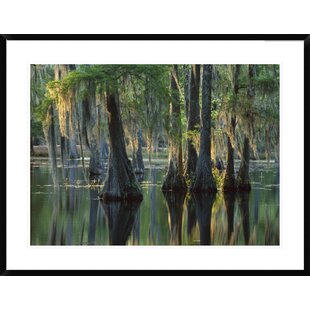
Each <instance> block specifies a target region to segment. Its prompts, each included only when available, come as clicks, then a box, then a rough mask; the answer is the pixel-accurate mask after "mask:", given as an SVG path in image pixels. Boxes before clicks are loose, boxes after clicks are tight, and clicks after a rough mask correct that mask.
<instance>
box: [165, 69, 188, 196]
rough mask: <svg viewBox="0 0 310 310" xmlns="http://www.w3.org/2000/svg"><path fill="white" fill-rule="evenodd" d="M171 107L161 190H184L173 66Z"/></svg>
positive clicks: (176, 81) (179, 118)
mask: <svg viewBox="0 0 310 310" xmlns="http://www.w3.org/2000/svg"><path fill="white" fill-rule="evenodd" d="M171 93H172V95H171V108H170V125H171V129H170V131H171V132H170V137H171V138H170V150H169V164H168V172H167V174H166V176H165V179H164V183H163V186H162V190H185V189H186V183H185V177H184V176H183V160H182V131H181V115H180V114H181V109H180V95H179V89H178V67H177V65H174V66H173V71H172V73H171Z"/></svg>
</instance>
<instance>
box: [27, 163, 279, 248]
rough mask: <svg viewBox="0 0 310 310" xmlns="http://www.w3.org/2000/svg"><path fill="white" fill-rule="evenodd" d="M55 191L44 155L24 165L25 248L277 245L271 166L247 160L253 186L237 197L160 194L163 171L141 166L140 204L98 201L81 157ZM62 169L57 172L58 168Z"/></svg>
mask: <svg viewBox="0 0 310 310" xmlns="http://www.w3.org/2000/svg"><path fill="white" fill-rule="evenodd" d="M65 170H66V171H65V180H66V181H65V185H61V186H60V188H59V189H56V188H54V186H53V182H52V177H51V173H50V168H49V165H48V161H47V160H45V159H44V160H42V159H41V160H34V159H33V160H32V163H31V244H32V245H109V244H115V245H123V244H127V245H246V244H249V245H278V244H279V171H278V166H275V165H274V164H271V165H270V166H267V165H266V164H262V163H254V162H253V163H251V172H250V177H251V181H252V191H251V193H250V194H243V195H237V196H236V195H223V194H222V193H218V194H217V195H215V196H210V195H197V194H196V195H191V196H190V195H186V196H185V195H182V194H180V193H178V194H173V193H172V192H168V193H165V194H163V193H162V191H161V184H162V180H163V175H164V173H165V172H164V171H163V170H162V169H161V168H160V167H155V168H154V169H152V170H150V169H148V170H146V171H145V174H144V176H143V177H142V179H141V180H140V183H141V186H142V189H143V197H144V198H143V201H142V203H138V204H137V203H135V204H133V203H130V204H129V203H128V204H125V203H120V202H117V203H110V204H104V203H102V202H101V201H99V200H98V198H97V195H98V191H99V190H100V189H99V188H98V187H96V186H92V187H89V186H86V185H85V181H84V180H83V169H82V167H81V162H80V161H78V160H77V161H71V162H70V164H69V166H68V168H66V169H65ZM59 173H60V174H61V170H60V169H59Z"/></svg>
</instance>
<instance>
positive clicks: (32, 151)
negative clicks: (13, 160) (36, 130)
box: [30, 136, 34, 156]
mask: <svg viewBox="0 0 310 310" xmlns="http://www.w3.org/2000/svg"><path fill="white" fill-rule="evenodd" d="M30 155H31V156H33V155H34V147H33V137H32V136H30Z"/></svg>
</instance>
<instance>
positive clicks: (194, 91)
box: [185, 65, 200, 182]
mask: <svg viewBox="0 0 310 310" xmlns="http://www.w3.org/2000/svg"><path fill="white" fill-rule="evenodd" d="M199 84H200V65H192V71H191V85H190V101H189V109H188V122H187V130H188V131H191V132H193V131H195V130H197V126H199V124H200V117H199ZM196 164H197V151H196V148H195V146H194V144H193V140H192V139H191V138H188V139H187V160H186V167H185V175H186V177H187V178H188V179H189V180H190V181H191V182H192V181H193V179H194V176H195V171H196Z"/></svg>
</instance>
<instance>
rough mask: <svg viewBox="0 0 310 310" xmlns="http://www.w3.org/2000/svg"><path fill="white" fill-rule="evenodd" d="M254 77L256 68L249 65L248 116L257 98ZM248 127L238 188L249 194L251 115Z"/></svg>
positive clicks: (238, 177)
mask: <svg viewBox="0 0 310 310" xmlns="http://www.w3.org/2000/svg"><path fill="white" fill-rule="evenodd" d="M254 77H255V66H254V65H249V85H248V90H247V97H248V107H249V111H246V115H248V114H249V113H251V107H252V106H253V105H254V97H255V88H254ZM247 118H248V119H247V125H248V128H249V129H248V132H247V133H245V136H244V143H243V151H242V157H241V164H240V168H239V172H238V176H237V187H238V190H239V191H246V192H249V191H250V190H251V183H250V177H249V164H250V141H249V135H250V132H251V130H250V128H251V126H252V124H250V122H251V121H250V118H249V115H248V117H247Z"/></svg>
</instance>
